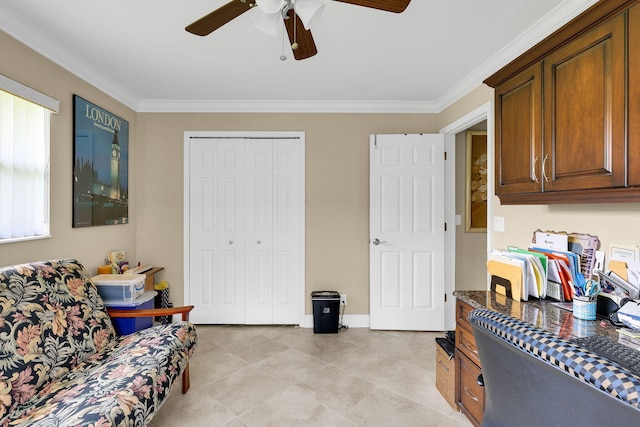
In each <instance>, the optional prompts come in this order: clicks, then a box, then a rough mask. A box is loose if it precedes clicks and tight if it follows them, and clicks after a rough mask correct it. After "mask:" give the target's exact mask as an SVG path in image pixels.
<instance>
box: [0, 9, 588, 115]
mask: <svg viewBox="0 0 640 427" xmlns="http://www.w3.org/2000/svg"><path fill="white" fill-rule="evenodd" d="M228 1H230V0H182V1H176V0H108V1H100V2H97V1H87V0H64V1H42V0H2V1H1V2H0V30H3V31H5V32H7V33H8V34H10V35H12V36H13V37H15V38H16V39H18V40H20V41H21V42H23V43H25V44H27V45H28V46H30V47H32V48H33V49H35V50H36V51H38V52H40V53H41V54H43V55H44V56H46V57H48V58H50V59H52V60H53V61H54V62H56V63H58V64H60V65H61V66H63V67H64V68H66V69H67V70H69V71H71V72H72V73H74V74H76V75H78V76H79V77H81V78H82V79H84V80H86V81H88V82H89V83H91V84H93V85H95V86H96V87H98V88H99V89H101V90H103V91H105V92H107V93H108V94H109V95H111V96H113V97H114V98H116V99H118V100H120V101H121V102H123V103H124V104H126V105H128V106H129V107H131V108H133V109H134V110H136V111H363V112H367V111H373V112H376V111H389V112H439V111H441V110H442V109H444V108H446V107H447V106H448V105H450V104H451V103H452V102H454V101H456V100H457V99H459V98H460V97H461V96H463V95H464V94H466V93H467V92H468V91H470V90H471V89H473V88H475V87H477V86H478V85H480V84H481V83H482V80H484V79H485V78H486V77H488V76H489V75H491V74H492V73H493V72H495V71H497V70H498V69H499V68H500V67H501V66H503V65H505V64H506V63H508V62H509V61H511V60H512V59H514V58H515V57H516V56H517V55H518V54H520V53H522V52H523V51H525V50H526V49H527V48H529V47H531V46H532V45H533V44H535V43H536V42H538V41H539V40H541V39H543V38H544V37H545V36H547V35H548V34H550V33H551V32H553V30H555V29H557V28H558V27H559V26H561V25H562V24H564V23H566V22H567V21H568V20H570V19H571V18H573V17H574V16H576V15H577V14H579V13H580V12H582V11H583V10H584V9H586V8H587V7H588V6H590V5H591V4H593V3H595V2H596V0H564V1H561V0H413V1H412V2H411V3H410V4H409V6H408V8H407V9H406V11H405V12H404V13H402V14H394V13H388V12H382V11H378V10H374V9H369V8H364V7H358V6H354V5H350V4H345V3H340V2H334V1H331V0H322V1H323V2H324V3H325V4H326V7H325V9H324V13H323V14H322V16H321V17H320V19H319V20H318V22H317V25H316V26H315V27H314V28H313V29H312V33H313V37H314V39H315V42H316V45H317V47H318V54H317V55H316V56H314V57H312V58H310V59H307V60H303V61H295V60H293V59H292V56H293V55H292V54H291V52H290V48H289V47H288V46H284V48H285V49H286V51H285V53H286V55H287V56H288V57H289V59H288V60H286V61H281V60H280V55H281V53H282V49H283V39H282V37H281V36H279V37H275V38H274V37H271V36H268V35H266V34H264V33H262V32H261V31H260V30H258V29H256V28H255V27H254V25H253V22H254V20H255V19H256V15H257V14H259V13H261V11H260V10H258V9H253V10H250V11H249V12H246V13H245V14H243V15H242V16H240V17H239V18H236V19H235V20H233V21H231V22H230V23H229V24H227V25H225V26H223V27H222V28H220V29H218V30H217V31H215V32H213V33H211V34H210V35H208V36H206V37H199V36H195V35H192V34H190V33H187V32H186V31H185V30H184V27H185V26H186V25H188V24H189V23H191V22H193V21H195V20H196V19H198V18H200V17H201V16H203V15H205V14H207V13H209V12H211V11H213V10H214V9H216V8H218V7H220V6H222V5H223V4H225V3H227V2H228ZM2 60H3V61H4V60H6V58H2Z"/></svg>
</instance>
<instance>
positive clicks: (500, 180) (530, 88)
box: [495, 63, 542, 195]
mask: <svg viewBox="0 0 640 427" xmlns="http://www.w3.org/2000/svg"><path fill="white" fill-rule="evenodd" d="M495 99H496V104H495V108H496V133H495V146H496V149H495V152H496V162H495V166H496V173H495V176H496V194H498V195H502V194H519V193H539V192H541V191H542V181H541V180H540V177H541V169H540V167H541V163H540V162H541V160H542V157H540V156H541V155H542V63H537V64H534V65H533V66H532V67H529V68H528V69H526V70H525V71H523V72H521V73H519V74H518V75H516V76H515V77H513V78H511V79H509V80H508V81H506V82H505V83H503V84H501V85H500V86H498V87H496V90H495Z"/></svg>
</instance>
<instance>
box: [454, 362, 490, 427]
mask: <svg viewBox="0 0 640 427" xmlns="http://www.w3.org/2000/svg"><path fill="white" fill-rule="evenodd" d="M455 360H456V367H457V369H456V371H457V372H459V375H460V377H459V379H458V387H457V389H456V400H457V402H458V406H459V407H460V410H461V411H462V412H463V413H464V414H465V415H466V416H467V418H469V420H470V421H471V422H472V423H473V424H474V425H476V426H479V425H480V424H481V423H482V414H483V413H484V388H483V387H482V386H480V385H479V384H478V375H480V373H481V372H482V371H481V370H480V368H478V367H477V366H476V365H475V364H474V363H473V362H472V361H471V360H469V359H468V358H467V357H466V356H465V355H464V354H463V353H462V352H460V351H458V352H456V357H455Z"/></svg>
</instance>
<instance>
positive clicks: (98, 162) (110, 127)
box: [73, 95, 129, 227]
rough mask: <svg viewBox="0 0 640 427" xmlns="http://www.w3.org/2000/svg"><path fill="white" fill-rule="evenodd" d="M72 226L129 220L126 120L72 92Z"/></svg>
mask: <svg viewBox="0 0 640 427" xmlns="http://www.w3.org/2000/svg"><path fill="white" fill-rule="evenodd" d="M73 103H74V165H73V227H89V226H93V225H109V224H126V223H128V222H129V206H128V199H129V191H128V188H129V177H128V167H127V166H128V146H129V123H128V122H127V121H126V120H123V119H121V118H120V117H118V116H116V115H114V114H111V113H110V112H108V111H106V110H104V109H102V108H100V107H98V106H97V105H94V104H92V103H91V102H89V101H87V100H85V99H83V98H81V97H79V96H77V95H74V97H73Z"/></svg>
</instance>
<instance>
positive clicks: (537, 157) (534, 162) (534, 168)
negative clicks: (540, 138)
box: [533, 156, 540, 182]
mask: <svg viewBox="0 0 640 427" xmlns="http://www.w3.org/2000/svg"><path fill="white" fill-rule="evenodd" d="M539 161H540V156H536V158H535V159H533V180H534V181H535V182H540V180H539V179H538V175H536V163H538V162H539Z"/></svg>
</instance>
